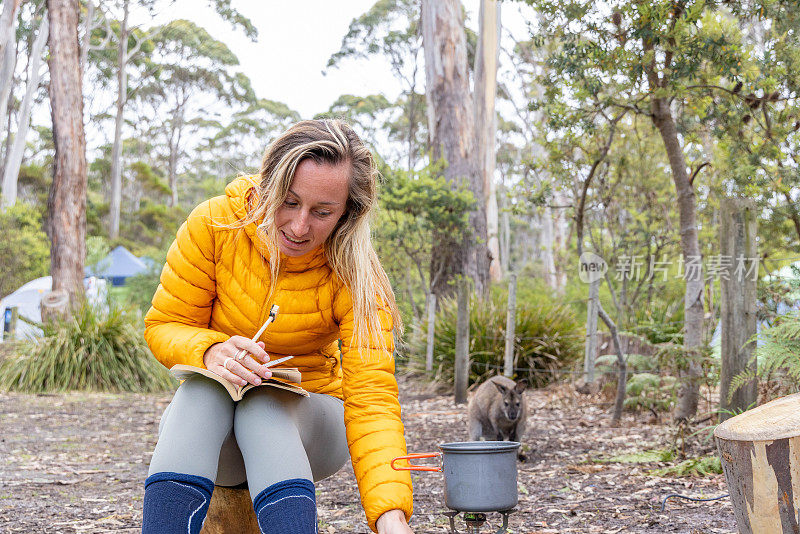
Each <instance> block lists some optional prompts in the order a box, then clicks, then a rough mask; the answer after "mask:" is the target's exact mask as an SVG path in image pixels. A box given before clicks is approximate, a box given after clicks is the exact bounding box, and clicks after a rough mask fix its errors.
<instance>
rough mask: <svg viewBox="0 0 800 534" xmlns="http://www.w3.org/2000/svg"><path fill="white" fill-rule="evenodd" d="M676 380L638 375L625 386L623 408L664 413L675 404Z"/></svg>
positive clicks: (647, 374) (631, 378) (650, 374)
mask: <svg viewBox="0 0 800 534" xmlns="http://www.w3.org/2000/svg"><path fill="white" fill-rule="evenodd" d="M676 385H677V380H676V379H675V377H674V376H659V375H655V374H653V373H639V374H635V375H633V376H631V377H630V378H629V379H628V382H627V383H626V384H625V408H627V409H629V410H634V411H637V410H640V409H646V410H660V411H666V410H669V409H670V407H671V406H672V405H673V404H674V403H675V397H676V394H677V391H676Z"/></svg>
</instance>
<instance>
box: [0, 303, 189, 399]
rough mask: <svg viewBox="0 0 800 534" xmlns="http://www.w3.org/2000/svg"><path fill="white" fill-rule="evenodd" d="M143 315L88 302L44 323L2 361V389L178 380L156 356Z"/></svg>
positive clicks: (163, 385)
mask: <svg viewBox="0 0 800 534" xmlns="http://www.w3.org/2000/svg"><path fill="white" fill-rule="evenodd" d="M140 321H141V320H140V319H139V317H138V315H136V314H134V313H127V312H126V311H125V310H123V309H122V308H120V307H119V306H118V305H115V304H113V303H112V304H111V305H110V306H109V308H108V309H107V310H99V309H97V308H93V307H91V306H83V307H81V308H80V309H79V310H77V311H76V312H75V314H74V315H73V316H72V317H70V318H68V319H65V320H60V321H56V322H53V323H51V324H45V325H40V326H41V328H42V329H43V334H44V335H43V336H42V337H41V338H37V339H35V340H32V341H27V342H18V343H15V344H14V345H13V347H11V351H10V353H9V354H7V355H6V357H5V358H3V359H2V360H0V389H2V390H5V391H21V392H27V393H41V392H59V391H71V390H79V391H111V392H120V391H131V392H140V393H144V392H156V391H165V390H170V389H173V388H174V386H175V382H174V380H173V379H172V378H171V377H170V375H169V373H168V372H167V370H166V369H165V368H164V367H163V366H162V365H161V364H160V363H158V362H157V361H156V360H155V358H153V356H152V354H151V353H150V350H149V349H148V347H147V344H146V343H145V341H144V338H143V336H142V328H141V324H140Z"/></svg>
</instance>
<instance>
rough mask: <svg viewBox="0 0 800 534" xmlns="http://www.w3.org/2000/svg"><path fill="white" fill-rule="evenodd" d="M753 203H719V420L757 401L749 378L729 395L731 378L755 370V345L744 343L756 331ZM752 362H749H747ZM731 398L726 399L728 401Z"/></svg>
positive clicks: (755, 256) (755, 224) (754, 221)
mask: <svg viewBox="0 0 800 534" xmlns="http://www.w3.org/2000/svg"><path fill="white" fill-rule="evenodd" d="M756 215H757V212H756V205H755V202H753V201H751V200H749V199H723V201H722V218H721V221H720V229H719V238H720V255H719V258H720V260H719V265H718V266H716V267H717V268H718V269H719V273H718V275H719V279H720V280H719V284H720V290H721V291H720V298H721V302H720V305H721V310H720V312H721V313H720V332H721V346H720V355H721V360H722V362H721V363H722V368H721V372H720V394H719V405H720V406H719V407H720V420H723V421H724V420H725V419H727V418H728V417H730V416H731V415H732V413H731V412H741V411H744V410H746V409H747V408H748V407H750V405H751V404H753V403H754V402H755V401H756V398H757V393H758V391H757V381H756V380H755V379H753V380H750V381H749V382H747V383H746V384H743V385H742V386H741V387H739V388H738V389H737V390H736V391H735V392H733V394H731V387H730V386H731V381H732V380H733V379H734V377H736V375H738V374H740V373H742V372H744V371H746V370H748V369H749V370H751V371H755V368H756V364H755V360H754V359H753V354H754V350H755V343H748V342H747V341H748V340H749V339H750V338H751V337H752V336H753V335H755V333H756V280H757V279H758V251H757V249H756V232H757V223H756ZM751 361H752V363H751ZM728 397H730V400H729V399H728Z"/></svg>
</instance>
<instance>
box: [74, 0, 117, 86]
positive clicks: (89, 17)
mask: <svg viewBox="0 0 800 534" xmlns="http://www.w3.org/2000/svg"><path fill="white" fill-rule="evenodd" d="M126 7H127V2H126ZM94 10H95V6H94V1H93V0H87V2H86V20H84V21H83V46H81V73H82V74H83V73H85V72H86V64H87V63H88V62H89V48H90V46H91V44H92V28H93V27H94V26H93V24H94Z"/></svg>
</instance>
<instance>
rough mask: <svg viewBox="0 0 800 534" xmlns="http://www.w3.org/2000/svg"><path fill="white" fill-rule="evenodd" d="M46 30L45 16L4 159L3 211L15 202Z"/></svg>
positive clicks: (34, 45) (35, 43)
mask: <svg viewBox="0 0 800 534" xmlns="http://www.w3.org/2000/svg"><path fill="white" fill-rule="evenodd" d="M48 28H49V26H48V23H47V15H45V16H44V17H43V18H42V23H41V25H40V26H39V33H38V34H37V35H36V40H34V42H33V46H32V48H31V62H30V72H29V74H28V85H27V87H26V89H25V98H24V99H23V100H22V106H21V107H20V111H19V122H18V125H17V135H16V136H15V137H14V144H13V145H12V147H11V152H10V153H9V154H8V157H7V158H6V164H5V168H4V169H3V204H2V209H3V211H5V210H6V209H8V208H9V207H11V206H13V205H14V204H16V202H17V179H18V178H19V168H20V165H22V156H23V154H24V153H25V140H26V138H27V137H28V127H29V126H30V121H31V107H32V103H33V96H34V94H36V89H37V88H38V87H39V78H40V73H39V70H40V66H41V63H42V52H43V51H44V46H45V44H47V36H48ZM9 133H10V132H9Z"/></svg>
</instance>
